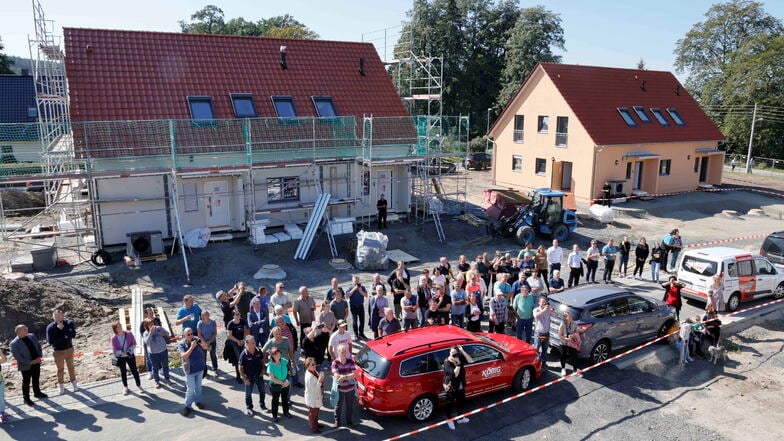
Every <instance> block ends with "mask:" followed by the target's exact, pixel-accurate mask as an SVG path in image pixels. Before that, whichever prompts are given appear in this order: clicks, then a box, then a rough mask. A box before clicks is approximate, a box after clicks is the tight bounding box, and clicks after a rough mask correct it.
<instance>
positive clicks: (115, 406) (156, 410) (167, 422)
mask: <svg viewBox="0 0 784 441" xmlns="http://www.w3.org/2000/svg"><path fill="white" fill-rule="evenodd" d="M619 280H620V281H623V280H624V279H619ZM629 283H630V284H632V283H633V284H634V285H635V286H634V287H633V289H635V290H638V291H639V292H640V293H643V294H646V293H647V294H651V295H652V296H654V297H660V292H661V289H660V288H658V287H656V286H655V285H654V284H653V283H650V282H639V281H629ZM759 303H762V301H758V302H756V303H751V304H747V306H753V305H755V304H759ZM702 308H703V307H702V305H700V304H697V303H694V304H686V305H685V307H684V310H683V311H682V314H684V315H687V314H688V315H695V314H697V313H699V312H701V311H702ZM660 350H664V351H669V350H670V348H667V347H663V348H661V349H660ZM672 351H673V352H674V350H672ZM671 364H674V362H672V363H671ZM224 367H228V366H224ZM549 367H550V370H548V371H545V372H544V374H543V376H542V378H541V379H540V380H539V384H543V383H546V382H548V381H550V380H553V379H555V378H557V376H556V374H555V373H556V372H558V369H557V362H556V361H555V360H554V359H553V360H551V361H550V362H549ZM657 369H664V370H665V371H666V370H667V369H668V368H666V367H665V366H659V367H658V368H656V369H654V370H653V372H651V371H650V369H648V370H642V371H641V370H638V369H636V368H634V367H632V368H629V369H619V368H617V367H615V366H613V365H605V366H603V367H600V368H597V369H595V370H592V371H590V372H587V373H586V374H585V377H584V378H581V379H580V378H574V379H569V380H568V381H562V382H559V383H557V384H555V385H553V386H551V387H549V388H546V389H544V390H542V391H539V392H536V393H534V394H532V395H529V396H527V397H523V398H521V399H517V400H515V401H512V402H510V403H507V404H504V405H501V406H498V407H495V408H492V409H489V410H487V411H484V412H482V413H480V414H478V415H474V416H472V417H471V422H470V423H468V424H462V425H458V427H457V430H455V431H451V430H449V429H448V428H447V427H446V426H440V427H437V428H435V429H432V430H429V431H427V432H425V433H424V434H420V435H417V436H414V437H411V438H409V439H420V440H425V439H427V440H428V441H432V440H433V439H436V438H442V439H445V440H448V439H460V440H463V439H487V440H491V439H492V440H498V439H511V438H520V439H533V438H534V437H535V438H536V439H558V440H571V439H621V438H627V439H631V440H636V439H659V438H660V437H659V436H658V435H657V434H659V433H661V431H664V433H671V434H672V433H674V432H673V431H672V430H669V427H670V426H671V425H672V424H677V425H678V431H677V436H676V437H674V438H679V439H698V438H702V437H704V436H706V435H708V436H709V437H710V438H711V439H722V437H721V436H720V435H719V434H717V433H708V434H706V433H705V432H704V428H703V427H701V426H699V425H690V423H689V421H688V419H687V418H683V417H680V416H678V415H674V416H673V415H664V414H662V412H661V411H662V409H663V408H664V407H665V406H666V405H667V403H668V400H672V399H674V397H673V396H672V393H673V392H672V390H671V389H672V388H671V386H672V384H673V383H672V382H673V381H675V380H673V379H672V378H669V377H668V376H667V375H662V372H656V370H657ZM704 376H705V374H704V373H699V375H698V376H697V377H695V378H694V379H693V381H694V383H695V384H697V383H698V382H699V381H704V380H705V378H704ZM175 378H176V377H175ZM690 381H691V380H690ZM107 388H110V389H111V388H113V389H112V390H113V392H111V393H109V394H107V390H106V389H107ZM131 388H132V390H133V386H132V387H131ZM183 389H184V388H183V387H182V382H181V381H176V386H175V388H173V389H163V390H154V392H153V393H152V394H148V395H145V396H138V395H136V394H132V395H130V396H127V397H125V396H122V395H120V394H119V392H120V385H119V382H118V381H113V382H111V383H107V384H100V385H91V386H87V387H86V388H85V389H84V390H83V391H82V392H80V393H79V394H78V396H79V397H82V399H83V400H84V402H83V403H82V405H83V406H84V407H81V406H68V407H69V408H72V407H79V408H77V409H74V410H64V411H62V412H55V413H54V414H52V415H44V416H39V417H34V418H29V419H24V420H16V421H13V420H12V421H11V422H9V423H6V424H4V425H3V426H0V439H2V437H3V435H4V434H3V432H2V431H5V432H6V433H5V434H7V435H8V436H10V437H11V438H12V439H21V440H27V439H40V438H46V439H65V440H70V439H81V438H83V437H84V436H85V434H89V439H90V440H114V439H149V438H150V437H151V436H152V434H153V433H154V434H155V437H156V438H161V439H169V440H178V439H184V440H185V439H187V440H188V441H194V440H201V439H205V440H206V439H211V440H212V439H216V438H223V439H229V438H230V439H250V438H257V437H258V436H266V437H285V438H286V439H290V440H298V439H310V438H312V437H311V435H310V433H309V432H308V429H307V423H306V413H305V409H304V407H303V406H302V404H301V402H302V397H301V394H302V392H301V389H295V397H294V402H295V403H296V404H295V405H294V406H293V407H292V413H293V414H294V415H295V418H293V419H291V420H287V419H285V418H284V419H283V420H282V421H281V422H280V423H279V424H277V425H276V424H273V423H272V421H271V417H270V415H269V414H268V413H263V414H257V415H256V416H255V417H253V418H250V417H248V416H246V415H245V414H244V395H243V393H242V390H241V389H240V388H239V387H238V386H237V385H236V384H235V383H234V381H233V378H224V379H222V380H221V381H213V380H208V381H205V383H204V402H205V404H206V405H207V409H205V410H203V411H198V410H197V411H196V414H195V416H193V417H190V418H184V417H182V416H181V415H180V414H179V411H180V409H181V408H182V404H181V403H182V390H183ZM643 389H645V390H643ZM510 393H511V392H501V393H496V394H493V395H490V396H486V397H481V398H478V399H475V400H471V401H469V402H468V406H467V409H466V410H471V409H475V408H478V407H481V406H486V405H488V404H491V403H494V402H496V401H498V400H501V399H503V398H505V397H507V396H509V394H510ZM107 395H108V397H107V398H104V399H99V398H98V397H99V396H101V397H106V396H107ZM254 401H256V400H255V399H254ZM267 402H268V403H269V397H268V398H267ZM355 411H356V414H355V415H356V416H358V417H359V418H356V417H355V421H359V423H358V424H357V425H355V427H353V428H351V429H346V428H342V429H337V430H327V431H325V432H324V433H323V434H322V435H321V437H320V438H322V439H324V438H332V439H336V440H349V439H358V438H360V437H362V438H366V439H369V440H378V439H385V438H388V437H390V436H393V435H398V434H401V433H405V432H408V431H411V430H415V429H417V428H420V427H421V426H420V425H417V424H414V423H411V422H409V421H408V420H406V419H405V418H402V417H400V418H399V417H378V416H374V415H371V414H370V413H368V412H366V411H364V410H362V409H355ZM443 418H444V416H443V414H442V413H441V412H439V413H437V414H436V418H435V419H434V421H442V420H443ZM331 419H332V412H331V411H328V410H327V411H322V416H321V421H322V422H323V423H324V424H327V423H329V422H331ZM668 430H669V431H668Z"/></svg>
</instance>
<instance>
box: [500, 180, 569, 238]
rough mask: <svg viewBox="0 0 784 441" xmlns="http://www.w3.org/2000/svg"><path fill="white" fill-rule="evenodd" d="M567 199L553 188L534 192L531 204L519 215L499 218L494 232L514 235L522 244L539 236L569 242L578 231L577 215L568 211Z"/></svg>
mask: <svg viewBox="0 0 784 441" xmlns="http://www.w3.org/2000/svg"><path fill="white" fill-rule="evenodd" d="M564 196H566V194H565V193H564V192H562V191H558V190H550V189H549V188H538V189H536V190H534V191H532V192H531V194H530V195H529V197H530V199H531V202H530V203H529V204H527V205H524V206H521V207H520V208H518V210H517V213H515V214H513V215H511V216H509V217H507V218H501V219H499V220H498V222H497V223H496V224H495V225H493V227H492V233H493V234H500V235H502V236H507V237H508V236H512V235H514V236H515V238H516V239H517V242H518V243H520V244H521V245H525V244H526V243H528V242H533V241H534V238H535V237H536V234H537V233H539V234H544V235H549V236H550V237H551V238H553V239H558V241H563V240H565V239H566V238H568V237H569V235H570V234H571V233H572V232H573V231H574V229H575V228H577V214H575V212H574V211H572V210H566V209H564V206H563V200H564Z"/></svg>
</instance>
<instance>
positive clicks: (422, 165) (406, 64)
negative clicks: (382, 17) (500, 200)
mask: <svg viewBox="0 0 784 441" xmlns="http://www.w3.org/2000/svg"><path fill="white" fill-rule="evenodd" d="M418 38H419V37H418V36H417V35H416V34H415V32H414V28H413V26H410V25H408V26H407V25H403V26H396V27H392V28H386V29H383V30H380V31H374V32H370V33H367V34H363V35H362V40H363V41H368V42H371V43H373V44H374V45H375V46H376V50H377V51H378V53H379V55H380V56H381V58H382V61H383V62H384V64H385V65H386V66H387V69H388V70H389V72H390V75H391V77H392V79H393V81H394V83H395V87H396V89H397V91H398V93H399V94H400V97H401V99H402V100H403V103H404V104H405V105H406V109H407V110H408V112H409V114H410V115H418V116H417V117H416V125H417V138H418V139H417V155H418V156H420V160H419V161H417V162H415V163H414V164H413V172H414V178H413V179H412V182H411V191H412V207H411V212H412V215H413V218H414V221H415V223H416V224H417V225H422V226H424V224H425V223H426V222H428V221H430V220H434V222H436V223H437V222H438V221H437V220H435V218H434V217H432V213H430V211H431V208H432V207H444V212H445V214H460V213H461V212H465V211H466V208H467V198H466V193H467V187H468V174H467V173H466V170H465V168H464V164H465V163H464V158H465V156H466V154H467V153H468V148H467V146H468V141H467V140H468V136H469V134H468V128H469V123H470V121H469V119H468V117H467V116H465V117H464V116H459V117H456V119H454V118H445V117H443V92H444V60H443V58H442V57H438V56H429V55H425V54H423V53H419V54H418V53H417V48H422V47H425V46H426V44H424V43H426V42H425V41H424V38H421V39H419V40H418ZM420 40H421V41H420ZM365 138H366V137H363V139H365ZM463 142H465V145H464V147H465V149H462V150H461V149H458V148H455V144H461V143H463ZM369 167H371V168H372V167H373V164H372V163H370V164H369ZM434 200H437V201H438V202H439V203H437V204H434V203H433V202H434ZM437 230H438V228H437Z"/></svg>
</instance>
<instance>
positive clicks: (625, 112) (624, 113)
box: [618, 107, 637, 127]
mask: <svg viewBox="0 0 784 441" xmlns="http://www.w3.org/2000/svg"><path fill="white" fill-rule="evenodd" d="M618 113H620V114H621V118H623V121H624V122H625V123H626V125H627V126H629V127H637V122H636V121H635V120H634V118H632V114H631V113H630V112H629V109H627V108H626V107H619V108H618Z"/></svg>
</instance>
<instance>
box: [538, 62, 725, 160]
mask: <svg viewBox="0 0 784 441" xmlns="http://www.w3.org/2000/svg"><path fill="white" fill-rule="evenodd" d="M540 68H542V69H544V72H545V74H546V75H547V76H548V77H549V78H550V79H551V80H552V82H553V83H554V84H555V86H556V87H557V88H558V90H559V91H560V93H561V95H562V96H563V97H564V99H565V100H566V102H567V103H568V105H569V107H570V108H571V109H572V111H573V112H574V113H575V115H576V116H577V118H578V119H579V120H580V122H581V124H582V125H583V127H585V129H586V130H587V131H588V134H589V135H590V136H591V138H592V139H593V141H594V142H595V143H596V144H597V145H616V144H634V143H654V142H684V141H718V140H722V139H724V135H722V133H721V132H720V131H719V129H718V128H716V125H715V124H713V121H711V119H710V118H708V116H707V115H706V114H705V112H703V111H702V109H701V108H700V106H699V105H698V104H697V102H696V101H695V100H694V98H692V97H691V95H689V93H688V92H687V91H686V89H685V88H684V87H683V86H682V85H681V84H680V82H679V81H678V80H677V79H676V78H675V76H674V75H673V74H672V73H670V72H663V71H653V70H640V69H619V68H610V67H595V66H578V65H570V64H556V63H541V64H540ZM643 82H645V86H644V89H645V90H643V89H642V87H641V86H642V84H643ZM676 91H677V92H678V93H676ZM634 106H641V107H644V108H645V110H646V112H647V113H648V117H649V118H650V119H651V122H650V123H647V124H646V123H642V122H641V121H640V119H639V118H638V117H637V115H636V114H635V112H634V110H633V107H634ZM619 107H626V108H627V109H629V111H630V112H631V113H632V117H633V118H634V120H635V121H636V122H637V126H636V127H629V126H627V125H626V123H625V122H624V120H623V118H622V117H621V115H620V114H619V113H618V110H617V109H618V108H619ZM651 108H659V109H661V111H662V112H663V113H664V116H665V118H666V119H667V121H668V122H669V126H667V127H664V126H662V125H661V124H659V123H658V122H657V121H656V120H655V118H654V117H653V115H652V114H651V112H650V109H651ZM667 108H674V109H676V110H677V111H678V114H680V116H681V118H682V119H683V121H684V122H685V123H686V124H685V126H677V125H676V124H675V123H674V121H673V120H672V118H671V117H670V116H669V114H667V112H666V109H667Z"/></svg>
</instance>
